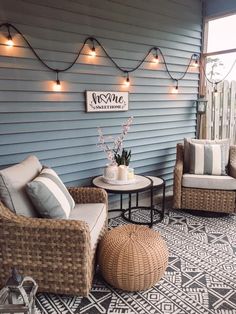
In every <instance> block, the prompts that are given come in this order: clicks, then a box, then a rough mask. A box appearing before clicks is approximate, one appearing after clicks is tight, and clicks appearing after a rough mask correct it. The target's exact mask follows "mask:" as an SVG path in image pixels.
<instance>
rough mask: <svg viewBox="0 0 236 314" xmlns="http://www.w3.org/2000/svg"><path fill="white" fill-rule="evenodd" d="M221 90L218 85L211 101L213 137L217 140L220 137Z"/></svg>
mask: <svg viewBox="0 0 236 314" xmlns="http://www.w3.org/2000/svg"><path fill="white" fill-rule="evenodd" d="M220 98H221V90H220V86H218V92H217V93H214V96H213V102H214V106H213V107H214V115H213V119H214V120H213V125H214V128H213V139H216V140H218V139H219V138H220V137H219V136H220V103H221V99H220Z"/></svg>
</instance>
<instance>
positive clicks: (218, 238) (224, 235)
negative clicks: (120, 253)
mask: <svg viewBox="0 0 236 314" xmlns="http://www.w3.org/2000/svg"><path fill="white" fill-rule="evenodd" d="M145 215H146V212H144V211H139V213H137V216H136V218H137V219H144V218H145ZM124 223H125V221H124V220H123V219H122V218H120V217H118V218H113V219H111V221H110V224H109V225H110V228H113V227H116V226H118V225H120V224H124ZM153 229H154V230H156V231H159V232H160V233H161V234H162V236H163V238H164V239H165V240H166V242H167V244H168V248H169V266H168V268H167V270H166V273H165V276H164V277H163V278H162V279H161V280H160V282H159V283H157V284H156V285H155V286H154V287H152V288H151V289H149V290H147V291H144V292H138V293H128V292H124V291H121V290H118V289H115V288H113V287H111V286H110V285H108V284H107V283H106V282H104V280H103V279H102V278H101V276H100V275H99V273H98V274H96V276H95V279H94V283H93V288H92V291H91V293H90V295H89V297H88V298H80V297H77V296H71V297H68V296H60V295H52V294H38V296H37V306H38V309H39V310H40V312H41V313H49V314H52V313H53V314H54V313H60V314H67V313H68V314H69V313H85V314H86V313H91V314H97V313H113V314H135V313H139V314H141V313H143V314H145V313H147V314H152V313H153V314H154V313H160V314H183V313H188V314H207V313H209V314H210V313H212V314H213V313H214V314H236V216H234V215H223V216H222V215H220V216H217V217H216V216H214V217H209V216H203V215H202V216H200V215H199V214H195V213H190V212H183V211H174V210H170V211H169V213H168V214H166V215H165V219H164V220H163V221H162V222H161V223H158V224H156V225H155V226H154V227H153Z"/></svg>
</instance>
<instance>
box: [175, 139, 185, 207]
mask: <svg viewBox="0 0 236 314" xmlns="http://www.w3.org/2000/svg"><path fill="white" fill-rule="evenodd" d="M183 171H184V150H183V144H177V151H176V164H175V167H174V186H173V208H181V192H182V190H181V188H182V176H183Z"/></svg>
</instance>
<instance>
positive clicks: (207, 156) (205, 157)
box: [189, 143, 225, 175]
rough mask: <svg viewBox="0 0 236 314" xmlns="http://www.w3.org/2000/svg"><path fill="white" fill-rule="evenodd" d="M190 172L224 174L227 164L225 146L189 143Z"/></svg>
mask: <svg viewBox="0 0 236 314" xmlns="http://www.w3.org/2000/svg"><path fill="white" fill-rule="evenodd" d="M189 157H190V158H189V159H190V171H189V172H190V173H192V174H210V175H224V174H225V166H224V163H223V162H222V159H224V151H223V147H222V145H220V144H194V143H190V145H189Z"/></svg>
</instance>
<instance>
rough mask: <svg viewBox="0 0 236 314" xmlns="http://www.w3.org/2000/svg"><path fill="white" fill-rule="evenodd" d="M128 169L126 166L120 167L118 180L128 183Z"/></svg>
mask: <svg viewBox="0 0 236 314" xmlns="http://www.w3.org/2000/svg"><path fill="white" fill-rule="evenodd" d="M128 169H129V167H127V166H125V165H120V166H119V167H118V178H117V179H118V180H122V181H127V180H128Z"/></svg>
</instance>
